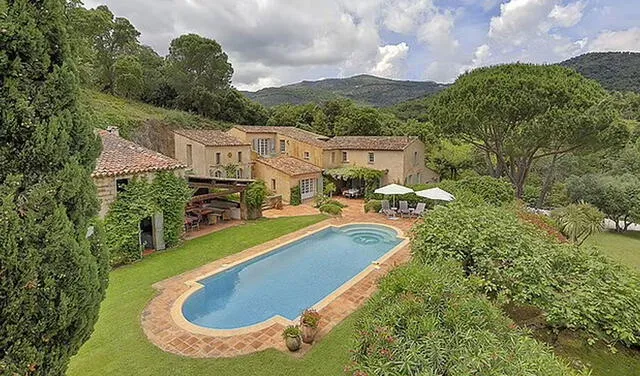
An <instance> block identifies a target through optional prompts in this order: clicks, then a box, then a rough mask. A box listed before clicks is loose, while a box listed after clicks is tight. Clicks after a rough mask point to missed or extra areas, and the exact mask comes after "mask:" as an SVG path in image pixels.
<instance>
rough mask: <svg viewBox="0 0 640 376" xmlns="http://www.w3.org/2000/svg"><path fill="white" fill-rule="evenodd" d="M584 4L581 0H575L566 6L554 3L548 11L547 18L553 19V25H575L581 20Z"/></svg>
mask: <svg viewBox="0 0 640 376" xmlns="http://www.w3.org/2000/svg"><path fill="white" fill-rule="evenodd" d="M585 6H586V4H585V3H584V2H583V1H576V2H575V3H570V4H567V5H566V6H562V5H556V6H555V7H553V9H552V10H551V13H549V18H550V19H551V20H553V23H554V24H555V25H558V26H561V27H571V26H575V25H577V24H578V22H580V20H582V16H583V13H582V12H583V11H584V8H585Z"/></svg>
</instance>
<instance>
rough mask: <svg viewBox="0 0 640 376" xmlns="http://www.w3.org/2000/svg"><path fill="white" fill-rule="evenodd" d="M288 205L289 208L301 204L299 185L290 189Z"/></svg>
mask: <svg viewBox="0 0 640 376" xmlns="http://www.w3.org/2000/svg"><path fill="white" fill-rule="evenodd" d="M289 204H290V205H291V206H298V205H300V204H302V193H301V192H300V186H299V185H296V186H295V187H293V188H291V198H290V199H289Z"/></svg>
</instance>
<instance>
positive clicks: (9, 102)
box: [0, 0, 108, 375]
mask: <svg viewBox="0 0 640 376" xmlns="http://www.w3.org/2000/svg"><path fill="white" fill-rule="evenodd" d="M65 6H66V2H65V0H0V374H15V375H63V374H64V373H65V370H66V368H67V364H68V362H69V358H70V357H71V356H72V355H74V354H75V353H76V352H77V351H78V349H79V348H80V346H81V345H82V343H84V342H85V341H86V340H87V339H88V338H89V335H90V334H91V331H92V330H93V325H94V324H95V322H96V320H97V316H98V309H99V306H100V302H101V301H102V299H103V298H104V291H105V288H106V284H107V283H106V282H107V262H108V257H107V255H105V254H104V252H103V247H102V243H101V241H100V235H99V234H100V233H101V231H100V227H99V226H98V227H95V229H96V230H95V231H93V234H91V232H90V231H88V229H89V228H90V226H91V224H92V221H93V218H95V216H96V214H97V211H98V200H97V196H96V188H95V186H94V184H93V182H92V181H91V177H90V174H91V171H92V170H93V168H94V167H95V161H96V158H97V156H98V154H99V150H100V142H99V139H98V138H97V137H96V136H95V134H94V133H93V130H92V127H91V124H90V122H89V119H88V118H87V116H86V115H85V114H84V113H83V111H82V110H81V107H80V106H79V105H78V95H79V88H78V82H77V77H76V72H75V70H74V67H73V63H72V61H70V60H69V59H68V56H69V46H68V44H67V41H66V38H67V36H66V31H65V24H66V23H67V20H66V13H65V12H66V8H65Z"/></svg>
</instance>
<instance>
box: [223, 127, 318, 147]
mask: <svg viewBox="0 0 640 376" xmlns="http://www.w3.org/2000/svg"><path fill="white" fill-rule="evenodd" d="M235 127H236V128H237V129H240V130H242V131H244V132H247V133H278V134H281V135H284V136H287V137H291V138H293V139H294V140H297V141H301V142H306V143H308V144H310V145H313V146H317V147H319V148H323V147H324V146H325V145H326V140H328V139H329V137H327V136H323V135H320V134H316V133H313V132H309V131H305V130H304V129H300V128H296V127H277V126H276V127H274V126H259V125H236V126H235Z"/></svg>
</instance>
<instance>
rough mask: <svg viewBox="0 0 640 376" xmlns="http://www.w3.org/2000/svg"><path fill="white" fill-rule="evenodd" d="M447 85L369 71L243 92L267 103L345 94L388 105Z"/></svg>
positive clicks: (301, 101) (364, 102) (308, 100)
mask: <svg viewBox="0 0 640 376" xmlns="http://www.w3.org/2000/svg"><path fill="white" fill-rule="evenodd" d="M446 87H448V85H446V84H439V83H436V82H431V81H397V80H390V79H386V78H380V77H375V76H369V75H359V76H354V77H349V78H330V79H325V80H320V81H302V82H299V83H297V84H292V85H286V86H282V87H277V88H266V89H262V90H259V91H256V92H244V94H245V95H247V96H248V97H249V98H251V99H253V100H255V101H257V102H260V103H262V104H263V105H265V106H267V107H271V106H276V105H279V104H284V103H289V104H305V103H322V102H325V101H327V100H331V99H337V98H348V99H351V100H353V101H355V102H356V103H359V104H362V105H369V106H374V107H388V106H392V105H395V104H397V103H400V102H404V101H407V100H410V99H415V98H420V97H425V96H429V95H433V94H436V93H438V92H440V91H441V90H443V89H444V88H446Z"/></svg>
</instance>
